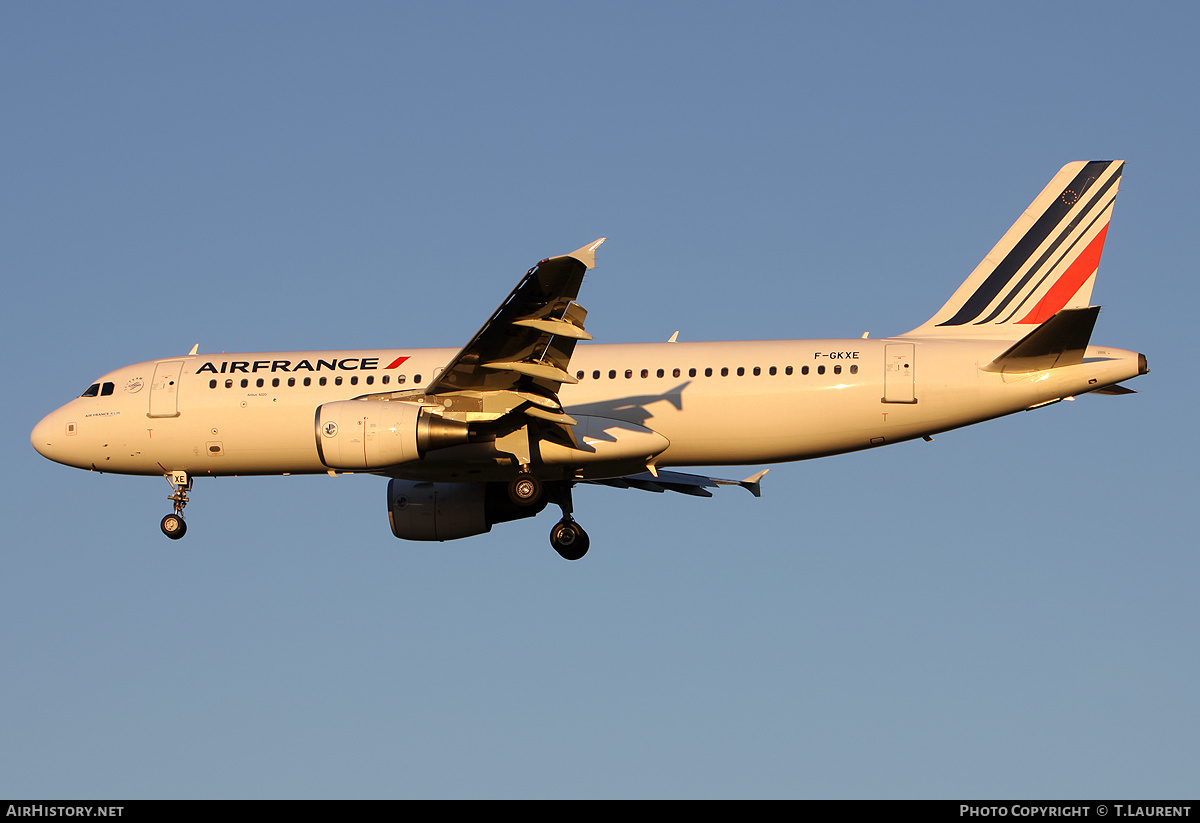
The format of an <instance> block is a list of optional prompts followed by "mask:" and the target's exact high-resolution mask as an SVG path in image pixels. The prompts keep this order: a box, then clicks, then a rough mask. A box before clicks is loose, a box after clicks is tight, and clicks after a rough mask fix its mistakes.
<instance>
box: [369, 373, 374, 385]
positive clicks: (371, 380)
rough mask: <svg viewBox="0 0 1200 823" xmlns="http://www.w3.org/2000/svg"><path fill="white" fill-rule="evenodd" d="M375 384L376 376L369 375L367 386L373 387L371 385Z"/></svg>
mask: <svg viewBox="0 0 1200 823" xmlns="http://www.w3.org/2000/svg"><path fill="white" fill-rule="evenodd" d="M374 382H375V375H373V374H368V375H367V385H368V386H369V385H371V384H372V383H374Z"/></svg>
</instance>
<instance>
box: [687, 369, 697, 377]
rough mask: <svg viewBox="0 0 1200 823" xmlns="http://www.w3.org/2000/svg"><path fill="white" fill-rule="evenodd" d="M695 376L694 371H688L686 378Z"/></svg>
mask: <svg viewBox="0 0 1200 823" xmlns="http://www.w3.org/2000/svg"><path fill="white" fill-rule="evenodd" d="M695 376H696V370H695V369H688V377H695Z"/></svg>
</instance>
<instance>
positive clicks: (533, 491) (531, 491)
mask: <svg viewBox="0 0 1200 823" xmlns="http://www.w3.org/2000/svg"><path fill="white" fill-rule="evenodd" d="M543 491H544V488H543V484H542V481H541V480H538V479H537V477H536V476H535V475H534V474H533V473H532V472H530V471H529V470H527V469H522V470H521V472H520V473H519V474H518V475H517V476H516V477H514V478H513V479H512V480H511V481H509V484H508V499H509V500H511V501H512V502H513V503H514V504H516V505H518V506H520V507H521V508H523V509H526V508H529V507H530V506H536V505H537V504H538V503H540V502H541V500H542V493H543Z"/></svg>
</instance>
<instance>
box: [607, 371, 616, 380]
mask: <svg viewBox="0 0 1200 823" xmlns="http://www.w3.org/2000/svg"><path fill="white" fill-rule="evenodd" d="M616 377H617V370H616V369H609V370H608V379H609V380H615V379H616Z"/></svg>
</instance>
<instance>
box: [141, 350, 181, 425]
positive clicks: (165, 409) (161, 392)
mask: <svg viewBox="0 0 1200 823" xmlns="http://www.w3.org/2000/svg"><path fill="white" fill-rule="evenodd" d="M182 372H183V361H182V360H170V361H168V362H166V363H159V364H157V365H156V366H155V367H154V379H153V380H152V381H151V382H150V413H149V415H148V416H150V417H178V416H179V375H180V374H181V373H182Z"/></svg>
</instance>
